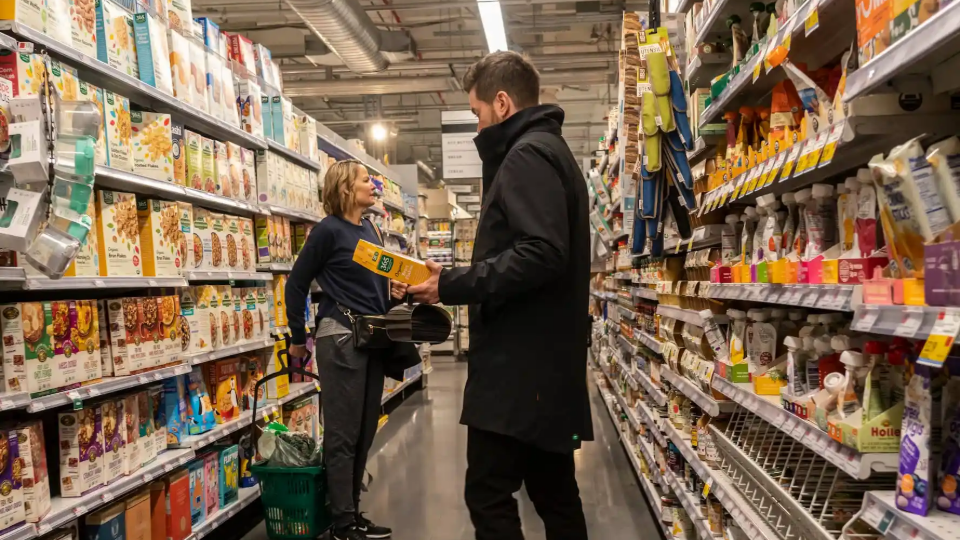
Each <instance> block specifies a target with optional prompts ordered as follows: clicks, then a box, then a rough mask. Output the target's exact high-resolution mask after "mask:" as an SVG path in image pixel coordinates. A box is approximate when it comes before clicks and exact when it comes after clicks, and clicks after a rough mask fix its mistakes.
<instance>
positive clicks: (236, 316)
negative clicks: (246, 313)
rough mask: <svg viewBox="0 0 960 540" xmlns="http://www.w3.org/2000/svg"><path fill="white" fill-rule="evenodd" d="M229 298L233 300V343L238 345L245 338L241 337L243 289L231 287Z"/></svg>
mask: <svg viewBox="0 0 960 540" xmlns="http://www.w3.org/2000/svg"><path fill="white" fill-rule="evenodd" d="M230 296H231V299H232V300H233V328H231V331H232V332H233V341H234V342H235V343H239V342H241V341H244V340H245V339H246V338H244V337H243V306H244V302H245V301H246V300H245V298H244V296H243V287H231V288H230Z"/></svg>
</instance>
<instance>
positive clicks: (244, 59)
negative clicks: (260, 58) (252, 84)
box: [230, 34, 257, 77]
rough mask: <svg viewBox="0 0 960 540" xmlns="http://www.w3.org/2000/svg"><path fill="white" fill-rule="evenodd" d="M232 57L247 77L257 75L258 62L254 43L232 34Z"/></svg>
mask: <svg viewBox="0 0 960 540" xmlns="http://www.w3.org/2000/svg"><path fill="white" fill-rule="evenodd" d="M230 55H231V56H232V57H233V59H234V60H235V61H236V62H237V63H238V64H240V66H241V67H243V69H244V71H246V73H245V75H253V76H254V77H256V75H257V61H256V59H255V58H254V54H253V42H252V41H250V40H249V39H248V38H247V37H245V36H241V35H240V34H230Z"/></svg>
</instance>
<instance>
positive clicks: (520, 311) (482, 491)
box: [408, 52, 593, 540]
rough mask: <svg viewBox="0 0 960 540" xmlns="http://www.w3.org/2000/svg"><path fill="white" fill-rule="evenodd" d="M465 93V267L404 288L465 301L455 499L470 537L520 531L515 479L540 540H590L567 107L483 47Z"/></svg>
mask: <svg viewBox="0 0 960 540" xmlns="http://www.w3.org/2000/svg"><path fill="white" fill-rule="evenodd" d="M463 88H464V90H466V91H467V92H469V94H470V108H471V110H472V111H473V113H474V114H476V115H477V118H478V119H479V125H478V128H479V134H478V135H477V137H476V138H475V139H474V141H475V143H476V145H477V150H478V151H479V153H480V158H481V159H482V160H483V204H482V210H481V212H480V223H479V227H478V230H477V238H476V242H475V243H474V249H473V264H472V265H471V266H469V267H466V268H455V269H449V270H443V271H441V267H440V266H439V265H438V264H436V263H434V262H432V261H427V265H428V267H429V268H430V270H431V271H432V272H433V274H432V276H431V277H430V279H429V280H428V281H427V282H425V283H423V284H421V285H418V286H416V287H410V288H409V290H408V292H409V293H411V294H413V295H414V298H415V299H416V300H418V301H421V302H430V303H433V302H443V303H444V304H447V305H451V304H470V360H469V366H468V377H467V385H466V389H465V390H464V398H463V413H462V415H461V417H460V422H461V423H462V424H465V425H466V426H468V428H469V430H468V439H467V441H468V442H467V478H466V489H465V499H466V503H467V506H468V508H469V509H470V518H471V520H472V521H473V525H474V528H475V529H476V537H477V540H522V539H523V533H522V532H521V529H520V516H519V512H518V510H517V502H516V499H514V497H513V494H514V493H515V492H517V491H519V490H520V486H521V485H523V484H525V485H526V488H527V493H528V494H529V495H530V499H531V500H532V501H533V503H534V506H535V508H536V511H537V513H538V514H539V515H540V517H541V518H542V519H543V522H544V525H545V528H546V533H547V539H548V540H585V539H586V538H587V530H586V524H585V522H584V517H583V508H582V506H581V503H580V492H579V489H578V487H577V480H576V477H575V476H574V472H575V468H574V459H573V451H574V450H575V449H576V448H579V446H580V442H581V441H584V440H592V439H593V428H592V424H591V418H590V405H589V402H588V396H587V386H586V384H587V381H586V365H587V363H586V355H587V339H588V336H589V332H590V324H589V321H588V318H587V304H588V294H589V279H590V277H589V264H590V253H589V251H590V240H589V224H588V208H587V188H586V183H585V181H584V178H583V174H582V173H581V172H580V169H579V167H578V165H577V162H576V159H575V158H574V157H573V154H572V153H571V152H570V149H569V148H568V147H567V144H566V142H565V141H564V140H563V138H562V137H561V135H560V126H561V125H562V124H563V110H562V109H560V108H559V107H556V106H554V105H538V100H539V95H540V76H539V74H538V73H537V70H536V69H535V68H534V67H533V66H532V65H531V64H530V63H529V62H527V61H526V60H525V59H524V58H523V57H521V56H520V55H519V54H516V53H513V52H497V53H493V54H489V55H487V56H485V57H484V58H482V59H481V60H480V61H478V62H477V63H476V64H474V65H473V66H471V67H470V69H469V70H467V73H466V75H464V77H463Z"/></svg>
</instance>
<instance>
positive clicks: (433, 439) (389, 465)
mask: <svg viewBox="0 0 960 540" xmlns="http://www.w3.org/2000/svg"><path fill="white" fill-rule="evenodd" d="M466 376H467V368H466V364H463V363H455V364H454V363H439V362H434V371H433V373H432V374H430V376H429V377H430V380H429V387H428V388H427V389H425V390H424V391H421V392H416V393H415V394H413V395H412V396H410V397H409V398H408V399H407V400H406V401H405V402H404V403H403V404H402V405H400V406H399V407H398V408H397V409H396V410H395V411H394V412H393V413H392V414H391V415H390V419H389V421H388V422H387V425H386V426H384V428H383V429H382V430H381V431H380V433H379V434H378V435H377V439H376V441H375V442H374V448H373V450H372V451H371V455H370V459H369V462H368V469H369V472H370V473H371V474H373V476H374V482H373V485H372V486H371V487H370V492H369V493H367V494H365V496H364V497H363V503H362V504H361V507H362V508H361V509H362V510H363V511H365V512H367V515H368V516H369V517H370V518H371V519H373V520H374V521H376V522H377V523H383V524H384V525H387V526H390V527H392V528H393V530H394V535H393V538H394V539H395V540H473V538H474V536H473V527H472V526H471V524H470V516H469V514H468V512H467V508H466V506H465V505H464V503H463V477H464V471H465V470H466V446H467V431H466V428H465V427H463V426H461V425H460V424H459V423H458V421H459V417H460V406H461V401H462V397H463V385H464V382H465V381H466ZM589 387H590V391H591V396H592V407H593V424H594V430H595V432H596V441H594V442H592V443H585V444H584V448H583V449H582V450H581V451H580V452H579V453H578V456H577V479H578V481H579V484H580V496H581V498H582V499H583V504H584V511H585V513H586V518H587V526H588V528H589V531H590V537H591V538H592V539H595V540H598V539H599V540H602V539H610V538H640V537H644V536H647V535H650V534H651V533H652V531H659V527H657V526H656V524H655V523H654V522H653V517H652V516H651V515H650V511H649V510H648V507H647V504H646V502H645V501H644V498H643V495H642V493H641V488H640V487H639V486H638V485H637V481H636V478H635V476H634V474H633V471H632V469H631V466H630V464H629V462H628V461H627V457H626V456H625V455H624V452H623V447H622V446H621V445H620V442H619V440H618V434H617V431H616V429H615V428H614V427H613V424H612V423H611V422H610V419H609V418H607V417H606V415H607V412H606V411H605V410H604V405H603V402H602V401H601V398H600V396H599V394H598V393H597V391H596V385H594V384H593V383H592V381H591V382H590V384H589ZM519 498H520V513H521V518H522V520H523V523H524V529H525V532H526V537H527V540H539V539H543V538H544V531H543V523H542V522H541V521H540V518H539V517H538V516H537V514H536V512H535V510H534V508H533V504H532V503H531V502H530V499H529V498H527V496H526V493H525V491H523V490H521V492H520V495H519ZM265 538H266V536H265V534H264V529H263V527H262V525H261V526H260V527H258V528H257V529H255V530H254V531H252V532H251V534H248V535H247V536H246V538H245V539H244V540H265Z"/></svg>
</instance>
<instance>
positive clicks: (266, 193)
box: [256, 150, 280, 204]
mask: <svg viewBox="0 0 960 540" xmlns="http://www.w3.org/2000/svg"><path fill="white" fill-rule="evenodd" d="M275 159H276V158H275V156H274V154H273V153H271V152H268V151H266V150H257V155H256V165H257V168H256V178H257V193H258V199H257V200H258V201H259V202H261V203H269V204H279V201H280V192H279V190H278V187H279V186H278V184H277V181H276V178H277V176H279V172H278V171H277V170H276V163H275Z"/></svg>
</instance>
